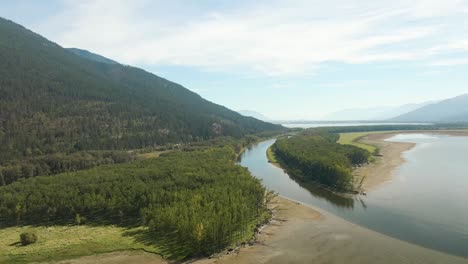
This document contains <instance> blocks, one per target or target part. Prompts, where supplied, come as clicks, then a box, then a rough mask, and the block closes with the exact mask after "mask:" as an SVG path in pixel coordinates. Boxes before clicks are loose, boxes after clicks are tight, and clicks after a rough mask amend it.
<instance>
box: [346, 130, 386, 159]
mask: <svg viewBox="0 0 468 264" xmlns="http://www.w3.org/2000/svg"><path fill="white" fill-rule="evenodd" d="M371 133H376V132H354V133H340V138H339V139H338V141H337V142H338V143H339V144H343V145H353V146H356V147H359V148H362V149H365V150H367V151H369V152H370V153H372V154H376V153H377V151H378V149H377V147H376V146H373V145H369V144H365V143H362V142H359V140H360V139H362V138H363V137H365V136H367V135H369V134H371ZM382 133H385V132H382Z"/></svg>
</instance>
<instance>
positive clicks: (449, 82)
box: [0, 0, 468, 119]
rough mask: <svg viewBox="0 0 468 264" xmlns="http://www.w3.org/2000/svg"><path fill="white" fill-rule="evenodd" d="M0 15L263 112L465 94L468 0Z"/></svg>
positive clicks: (148, 5)
mask: <svg viewBox="0 0 468 264" xmlns="http://www.w3.org/2000/svg"><path fill="white" fill-rule="evenodd" d="M0 16H1V17H4V18H7V19H10V20H13V21H14V22H16V23H19V24H21V25H23V26H25V27H27V28H29V29H31V30H33V31H35V32H37V33H39V34H41V35H43V36H45V37H46V38H48V39H50V40H52V41H54V42H56V43H58V44H59V45H61V46H63V47H77V48H82V49H87V50H89V51H92V52H95V53H98V54H101V55H103V56H106V57H108V58H111V59H114V60H117V61H119V62H120V63H123V64H128V65H133V66H137V67H140V68H143V69H145V70H147V71H150V72H152V73H154V74H156V75H159V76H161V77H164V78H167V79H169V80H171V81H174V82H177V83H180V84H182V85H184V86H185V87H187V88H188V89H190V90H192V91H195V92H197V93H199V94H200V95H201V96H203V97H204V98H206V99H208V100H210V101H213V102H215V103H218V104H222V105H225V106H227V107H229V108H231V109H234V110H241V109H247V110H253V111H257V112H260V113H262V114H264V115H266V116H268V117H270V118H273V119H323V118H326V116H327V115H328V114H329V113H333V112H335V111H339V110H342V109H348V108H367V107H375V106H397V105H402V104H406V103H421V102H424V101H429V100H438V99H444V98H450V97H454V96H457V95H460V94H464V93H468V0H412V1H407V0H392V1H386V0H359V1H357V0H356V1H350V0H327V1H323V0H307V1H301V0H297V1H276V0H268V1H264V0H257V1H245V0H237V1H219V0H198V1H191V0H172V1H160V0H80V1H75V0H42V1H37V0H15V1H0ZM0 37H1V36H0Z"/></svg>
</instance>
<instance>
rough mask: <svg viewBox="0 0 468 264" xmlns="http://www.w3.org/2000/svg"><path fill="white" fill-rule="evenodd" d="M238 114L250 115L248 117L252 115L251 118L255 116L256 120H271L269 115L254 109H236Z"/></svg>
mask: <svg viewBox="0 0 468 264" xmlns="http://www.w3.org/2000/svg"><path fill="white" fill-rule="evenodd" d="M237 112H238V113H239V114H241V115H243V116H250V117H253V118H256V119H258V120H263V121H269V120H271V119H270V118H269V117H267V116H265V115H263V114H261V113H259V112H256V111H252V110H239V111H237Z"/></svg>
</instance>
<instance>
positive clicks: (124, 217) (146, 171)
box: [0, 146, 268, 255]
mask: <svg viewBox="0 0 468 264" xmlns="http://www.w3.org/2000/svg"><path fill="white" fill-rule="evenodd" d="M235 157H236V153H235V151H234V149H233V148H232V147H229V146H226V147H222V148H211V149H205V150H197V151H186V152H182V151H176V152H172V153H167V154H164V155H163V156H161V157H159V158H157V159H147V160H142V161H134V162H129V163H124V164H118V165H105V166H100V167H96V168H93V169H89V170H83V171H79V172H69V173H64V174H59V175H55V176H40V177H34V178H30V179H26V180H21V181H17V182H15V183H13V184H10V185H7V186H3V187H0V216H1V218H0V225H1V226H2V227H7V226H15V225H65V224H66V225H68V224H74V225H79V224H92V225H107V224H117V225H123V226H138V225H144V226H148V228H149V230H150V231H149V232H150V234H152V235H150V237H152V238H153V239H154V241H155V243H159V242H158V241H159V240H160V239H171V240H172V241H173V242H174V243H173V244H174V245H177V246H178V247H183V248H184V250H185V251H186V252H187V255H196V254H199V253H201V254H209V253H212V252H214V251H216V250H219V249H222V248H223V247H225V246H228V245H229V244H230V243H232V242H239V241H240V239H245V236H246V235H247V234H248V233H249V231H250V233H251V232H252V230H253V228H254V226H255V225H256V224H258V223H260V222H262V221H265V219H268V211H267V210H266V207H265V204H264V203H265V200H264V197H265V188H264V187H263V186H262V185H261V183H260V181H259V180H257V179H255V178H253V177H251V175H250V173H249V172H248V171H247V169H245V168H243V167H240V166H239V165H236V164H235V162H234V160H235Z"/></svg>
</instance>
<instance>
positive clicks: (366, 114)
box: [323, 101, 435, 121]
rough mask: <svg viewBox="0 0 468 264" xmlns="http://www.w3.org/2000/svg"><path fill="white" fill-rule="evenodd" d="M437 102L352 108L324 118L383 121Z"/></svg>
mask: <svg viewBox="0 0 468 264" xmlns="http://www.w3.org/2000/svg"><path fill="white" fill-rule="evenodd" d="M434 102H435V101H430V102H424V103H419V104H404V105H400V106H384V107H372V108H352V109H345V110H341V111H337V112H334V113H331V114H329V115H327V116H325V117H324V118H323V120H331V121H333V120H339V121H352V120H360V121H382V120H387V119H391V118H394V117H397V116H399V115H402V114H405V113H408V112H411V111H414V110H416V109H418V108H421V107H423V106H425V105H428V104H431V103H434Z"/></svg>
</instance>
